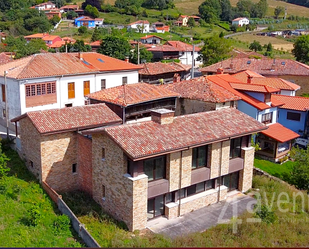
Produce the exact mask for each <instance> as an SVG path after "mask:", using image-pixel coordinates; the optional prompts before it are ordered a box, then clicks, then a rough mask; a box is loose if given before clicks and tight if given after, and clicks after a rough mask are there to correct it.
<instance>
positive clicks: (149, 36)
mask: <svg viewBox="0 0 309 249" xmlns="http://www.w3.org/2000/svg"><path fill="white" fill-rule="evenodd" d="M152 37H156V38H159V39H160V40H164V39H163V38H162V37H160V36H157V35H146V36H143V37H141V38H140V39H141V40H146V39H148V38H152Z"/></svg>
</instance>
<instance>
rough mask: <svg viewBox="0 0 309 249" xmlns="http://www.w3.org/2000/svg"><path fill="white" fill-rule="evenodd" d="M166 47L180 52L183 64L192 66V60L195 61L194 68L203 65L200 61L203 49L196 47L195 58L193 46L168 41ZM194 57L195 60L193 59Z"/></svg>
mask: <svg viewBox="0 0 309 249" xmlns="http://www.w3.org/2000/svg"><path fill="white" fill-rule="evenodd" d="M165 45H169V46H171V47H173V48H175V49H176V50H177V51H178V52H179V56H180V57H179V59H180V61H181V63H182V64H185V65H192V60H194V66H199V65H202V64H203V62H202V61H200V60H198V59H199V58H198V57H199V55H200V53H199V52H200V51H201V48H199V47H195V46H194V56H192V55H193V45H191V44H187V43H184V42H181V41H167V42H166V43H165ZM192 57H193V58H192Z"/></svg>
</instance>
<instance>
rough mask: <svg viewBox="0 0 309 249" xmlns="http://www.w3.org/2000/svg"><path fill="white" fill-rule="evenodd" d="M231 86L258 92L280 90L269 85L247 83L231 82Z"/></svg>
mask: <svg viewBox="0 0 309 249" xmlns="http://www.w3.org/2000/svg"><path fill="white" fill-rule="evenodd" d="M231 87H233V88H234V89H236V90H243V91H250V92H260V93H275V92H280V89H275V88H272V87H269V86H263V85H255V84H247V83H231Z"/></svg>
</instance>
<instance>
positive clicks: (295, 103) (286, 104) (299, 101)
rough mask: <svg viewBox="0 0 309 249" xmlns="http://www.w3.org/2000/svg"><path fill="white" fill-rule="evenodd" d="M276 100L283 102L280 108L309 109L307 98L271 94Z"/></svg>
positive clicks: (308, 99)
mask: <svg viewBox="0 0 309 249" xmlns="http://www.w3.org/2000/svg"><path fill="white" fill-rule="evenodd" d="M272 98H274V99H275V100H277V101H280V102H282V103H283V106H281V108H283V109H289V110H296V111H308V110H309V98H305V97H299V96H286V95H277V94H275V95H273V96H272Z"/></svg>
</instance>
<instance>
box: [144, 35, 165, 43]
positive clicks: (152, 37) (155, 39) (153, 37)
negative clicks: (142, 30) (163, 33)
mask: <svg viewBox="0 0 309 249" xmlns="http://www.w3.org/2000/svg"><path fill="white" fill-rule="evenodd" d="M140 40H141V43H143V44H160V43H161V41H163V38H161V37H159V36H156V35H146V36H144V37H141V38H140Z"/></svg>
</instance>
